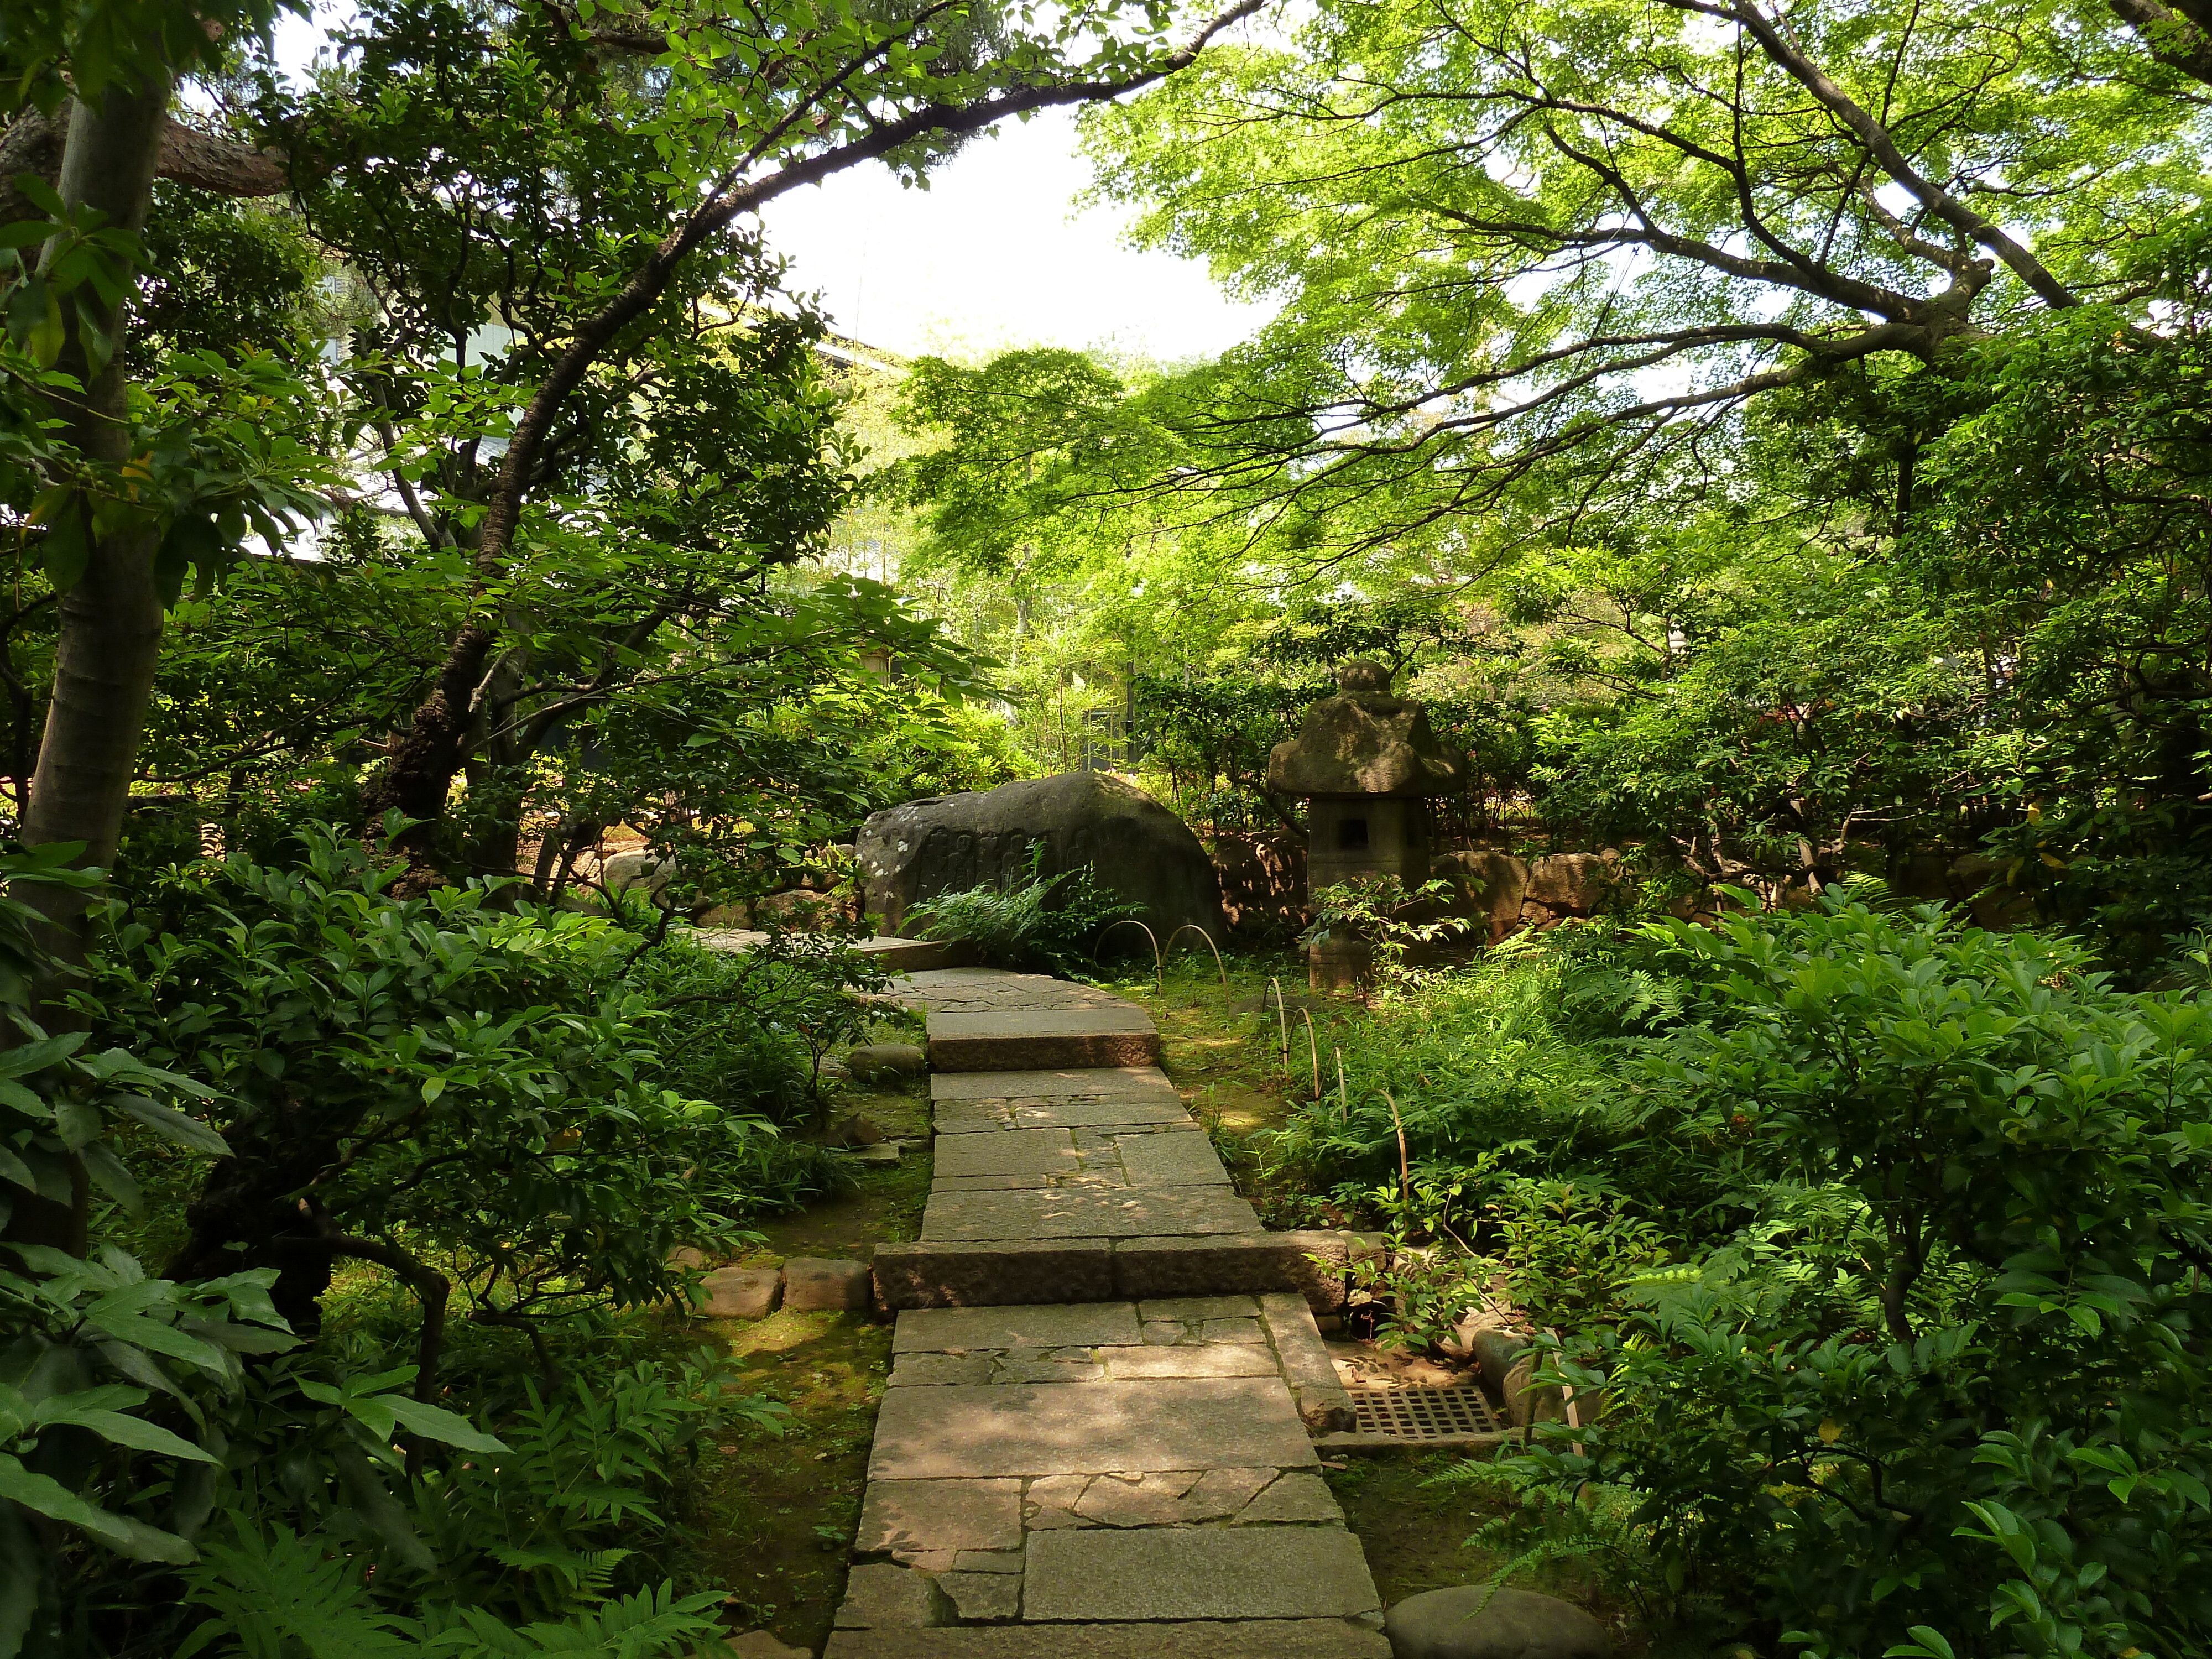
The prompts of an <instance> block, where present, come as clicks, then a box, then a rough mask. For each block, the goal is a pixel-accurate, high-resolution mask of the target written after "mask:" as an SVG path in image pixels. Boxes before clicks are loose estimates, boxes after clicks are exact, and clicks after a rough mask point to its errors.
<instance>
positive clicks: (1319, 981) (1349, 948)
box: [1306, 939, 1375, 991]
mask: <svg viewBox="0 0 2212 1659" xmlns="http://www.w3.org/2000/svg"><path fill="white" fill-rule="evenodd" d="M1374 971H1375V947H1374V946H1373V945H1370V944H1368V942H1367V941H1366V940H1365V939H1321V940H1318V941H1316V943H1314V944H1312V945H1307V946H1306V984H1307V987H1309V988H1310V989H1312V990H1316V991H1354V990H1358V988H1359V987H1361V986H1363V985H1364V984H1366V983H1367V981H1369V979H1370V978H1371V977H1372V976H1373V975H1374Z"/></svg>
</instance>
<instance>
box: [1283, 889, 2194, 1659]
mask: <svg viewBox="0 0 2212 1659" xmlns="http://www.w3.org/2000/svg"><path fill="white" fill-rule="evenodd" d="M1417 995H1418V998H1419V1006H1418V1007H1417V1008H1416V1009H1414V1010H1413V1011H1412V1012H1401V1013H1400V1014H1398V1015H1397V1016H1396V1017H1395V1018H1393V1017H1391V1016H1390V1015H1389V1014H1388V1013H1387V1012H1386V1014H1385V1015H1384V1017H1383V1018H1381V1019H1380V1020H1378V1022H1377V1024H1376V1025H1375V1026H1374V1027H1373V1028H1372V1029H1371V1030H1370V1033H1369V1034H1368V1036H1367V1037H1366V1040H1365V1041H1364V1042H1363V1041H1361V1039H1360V1037H1359V1036H1358V1035H1357V1034H1356V1033H1348V1034H1347V1035H1349V1036H1351V1041H1350V1042H1346V1065H1347V1068H1348V1070H1349V1072H1350V1074H1351V1076H1352V1078H1353V1079H1356V1082H1355V1084H1354V1085H1353V1087H1352V1091H1350V1093H1349V1095H1348V1096H1347V1097H1346V1099H1345V1100H1343V1101H1338V1100H1324V1101H1323V1102H1322V1103H1318V1104H1316V1105H1312V1106H1309V1107H1307V1108H1304V1109H1302V1110H1301V1111H1300V1112H1299V1113H1298V1114H1297V1116H1296V1117H1294V1118H1293V1119H1292V1120H1291V1122H1290V1123H1289V1125H1288V1126H1287V1127H1285V1130H1284V1131H1283V1132H1282V1133H1281V1134H1280V1136H1279V1139H1278V1140H1277V1143H1276V1147H1275V1153H1274V1155H1275V1156H1276V1157H1277V1158H1279V1159H1281V1160H1282V1161H1283V1162H1285V1164H1289V1165H1291V1166H1293V1167H1296V1168H1299V1169H1302V1170H1304V1171H1306V1172H1307V1178H1308V1182H1309V1185H1310V1186H1317V1185H1319V1184H1320V1183H1321V1182H1323V1181H1326V1180H1328V1179H1330V1178H1331V1177H1334V1188H1333V1189H1332V1196H1333V1197H1334V1199H1335V1200H1336V1201H1337V1202H1338V1203H1340V1205H1343V1206H1346V1207H1349V1208H1352V1209H1353V1210H1354V1211H1355V1212H1359V1213H1364V1215H1366V1216H1368V1217H1370V1218H1378V1219H1382V1220H1384V1221H1387V1222H1388V1223H1389V1225H1392V1226H1393V1227H1394V1228H1395V1230H1396V1231H1397V1232H1398V1234H1399V1236H1400V1237H1401V1240H1402V1241H1403V1242H1405V1243H1411V1244H1419V1245H1426V1246H1437V1245H1441V1246H1443V1249H1429V1250H1427V1251H1425V1252H1424V1253H1423V1254H1422V1255H1419V1256H1418V1257H1417V1258H1416V1259H1415V1261H1414V1264H1413V1266H1412V1267H1410V1268H1409V1269H1408V1270H1407V1272H1406V1273H1404V1274H1403V1276H1402V1277H1401V1279H1400V1280H1399V1281H1398V1282H1395V1283H1392V1284H1388V1285H1386V1286H1385V1289H1386V1290H1387V1291H1390V1292H1393V1293H1395V1296H1396V1297H1397V1303H1398V1309H1399V1315H1398V1316H1399V1319H1400V1321H1401V1331H1400V1333H1399V1334H1400V1339H1401V1340H1408V1341H1412V1342H1413V1343H1416V1344H1425V1343H1428V1342H1430V1341H1432V1340H1435V1339H1436V1338H1437V1337H1438V1336H1440V1335H1442V1334H1444V1333H1445V1332H1446V1331H1448V1329H1449V1324H1450V1322H1451V1321H1452V1320H1453V1319H1454V1318H1455V1316H1457V1315H1458V1314H1459V1313H1461V1312H1462V1311H1463V1310H1466V1309H1467V1308H1468V1306H1470V1305H1471V1304H1475V1303H1476V1302H1478V1301H1479V1299H1480V1298H1482V1297H1490V1296H1494V1295H1502V1297H1504V1299H1506V1300H1508V1301H1510V1303H1512V1304H1515V1305H1516V1307H1517V1309H1518V1310H1519V1311H1520V1314H1521V1316H1522V1320H1523V1322H1524V1324H1525V1326H1526V1327H1527V1328H1533V1329H1534V1330H1535V1331H1536V1332H1538V1333H1540V1338H1539V1340H1540V1345H1541V1346H1543V1347H1544V1349H1545V1350H1546V1352H1547V1354H1548V1355H1549V1358H1547V1361H1546V1365H1545V1370H1543V1372H1542V1373H1541V1376H1544V1377H1548V1378H1551V1379H1553V1381H1554V1382H1560V1383H1566V1384H1567V1385H1569V1386H1570V1387H1571V1388H1572V1389H1574V1390H1575V1392H1576V1395H1577V1398H1578V1399H1580V1400H1582V1401H1584V1402H1585V1404H1586V1405H1588V1404H1589V1402H1594V1401H1602V1410H1601V1414H1600V1415H1598V1416H1597V1417H1596V1418H1595V1421H1592V1420H1591V1419H1590V1417H1589V1414H1588V1413H1585V1414H1584V1415H1583V1420H1582V1422H1581V1423H1580V1424H1579V1425H1576V1426H1573V1427H1570V1426H1568V1425H1565V1424H1564V1423H1555V1424H1553V1425H1549V1426H1547V1427H1545V1428H1544V1429H1542V1430H1541V1432H1540V1433H1539V1434H1538V1435H1537V1436H1536V1437H1535V1440H1534V1443H1533V1444H1532V1445H1531V1446H1530V1447H1529V1448H1528V1449H1527V1450H1526V1451H1524V1452H1522V1453H1520V1454H1518V1455H1513V1456H1510V1457H1506V1458H1504V1459H1501V1460H1500V1461H1499V1462H1498V1463H1496V1464H1494V1465H1481V1466H1475V1467H1470V1468H1468V1469H1466V1470H1464V1471H1462V1472H1461V1473H1460V1474H1457V1475H1455V1476H1454V1477H1452V1478H1453V1479H1455V1480H1460V1481H1462V1482H1465V1483H1467V1484H1468V1485H1470V1486H1480V1487H1482V1488H1484V1489H1485V1490H1489V1491H1497V1490H1498V1489H1500V1488H1503V1489H1504V1490H1506V1491H1509V1492H1510V1493H1512V1494H1513V1495H1514V1496H1515V1498H1516V1499H1517V1500H1518V1502H1519V1503H1520V1504H1521V1505H1522V1507H1521V1510H1520V1511H1519V1525H1520V1532H1521V1536H1520V1542H1521V1543H1522V1545H1523V1546H1524V1547H1528V1549H1529V1552H1530V1553H1529V1556H1528V1559H1531V1560H1534V1559H1547V1558H1549V1557H1551V1556H1554V1555H1557V1554H1559V1553H1583V1554H1584V1555H1589V1556H1594V1557H1597V1558H1600V1559H1603V1560H1604V1561H1606V1562H1607V1563H1608V1564H1609V1565H1610V1568H1611V1570H1612V1571H1618V1572H1625V1573H1626V1574H1627V1575H1629V1576H1630V1577H1632V1579H1634V1580H1635V1581H1636V1582H1637V1583H1639V1585H1640V1586H1641V1587H1642V1589H1644V1593H1645V1595H1646V1596H1647V1601H1648V1606H1649V1607H1650V1612H1651V1613H1652V1614H1653V1616H1654V1617H1655V1619H1656V1620H1658V1622H1659V1623H1660V1625H1661V1626H1662V1628H1663V1627H1666V1626H1674V1627H1676V1628H1681V1629H1686V1630H1689V1631H1693V1632H1697V1631H1701V1632H1704V1634H1705V1638H1707V1639H1717V1638H1744V1639H1749V1640H1751V1641H1752V1642H1753V1643H1754V1644H1758V1645H1762V1646H1764V1645H1767V1644H1783V1645H1785V1646H1788V1647H1790V1648H1791V1649H1793V1650H1801V1651H1806V1652H1814V1653H1836V1654H1844V1653H1864V1652H1884V1651H1888V1652H1905V1653H1916V1654H1917V1653H1923V1652H1924V1653H1930V1654H1943V1653H1955V1654H1960V1655H1964V1654H1969V1653H1989V1654H1998V1653H2010V1652H2017V1651H2027V1652H2036V1653H2040V1652H2051V1653H2060V1652H2073V1651H2102V1652H2112V1653H2115V1654H2117V1653H2119V1652H2122V1651H2124V1650H2127V1649H2130V1648H2134V1649H2136V1650H2140V1651H2142V1652H2147V1653H2148V1652H2156V1651H2166V1652H2189V1651H2193V1650H2196V1649H2197V1647H2199V1646H2201V1645H2202V1644H2203V1642H2204V1641H2205V1639H2206V1637H2207V1632H2208V1628H2212V1626H2208V1620H2212V1606H2208V1604H2206V1603H2205V1602H2204V1601H2203V1599H2202V1597H2201V1596H2200V1595H2198V1594H2197V1591H2196V1590H2195V1589H2193V1588H2191V1586H2193V1585H2194V1584H2195V1583H2196V1582H2197V1579H2198V1578H2199V1577H2201V1573H2200V1572H2199V1570H2198V1568H2197V1563H2200V1562H2202V1561H2203V1559H2204V1554H2205V1552H2206V1550H2207V1549H2208V1547H2212V1503H2209V1502H2208V1490H2212V1488H2208V1485H2207V1481H2208V1476H2209V1475H2212V1468H2208V1466H2207V1448H2206V1444H2205V1438H2204V1431H2203V1427H2202V1424H2203V1415H2204V1408H2205V1404H2206V1396H2207V1385H2208V1379H2207V1377H2206V1375H2205V1372H2204V1369H2203V1361H2202V1357H2201V1355H2200V1354H2199V1352H2197V1349H2198V1347H2199V1346H2201V1345H2200V1344H2199V1343H2198V1342H2197V1335H2196V1334H2197V1330H2198V1328H2199V1327H2200V1325H2201V1322H2202V1321H2203V1318H2204V1317H2205V1316H2206V1308H2205V1305H2204V1303H2203V1296H2204V1291H2203V1279H2202V1273H2201V1267H2202V1257H2203V1252H2204V1249H2205V1235H2204V1231H2203V1229H2204V1226H2205V1224H2206V1221H2207V1219H2208V1212H2207V1209H2206V1188H2205V1182H2204V1169H2203V1159H2204V1158H2205V1157H2206V1156H2207V1154H2208V1152H2209V1151H2212V1099H2208V1096H2207V1094H2206V1090H2207V1087H2208V1083H2207V1079H2208V1077H2212V1073H2208V1072H2207V1070H2206V1059H2205V1056H2206V1053H2207V1032H2206V1029H2205V1026H2204V1018H2205V1014H2204V1010H2203V1006H2202V1004H2201V1003H2200V1001H2199V1000H2197V996H2196V995H2195V994H2194V993H2193V992H2161V993H2130V992H2125V991H2122V990H2119V989H2118V988H2116V987H2114V985H2113V983H2112V979H2111V977H2110V976H2109V975H2107V974H2106V973H2103V972H2100V970H2099V969H2097V968H2096V966H2095V964H2094V963H2093V959H2092V958H2091V957H2089V956H2088V954H2087V952H2086V951H2084V950H2083V949H2082V948H2081V946H2080V945H2078V944H2075V943H2072V942H2069V941H2067V940H2063V939H2052V938H2050V937H2047V936H2044V935H2039V934H2033V933H2014V934H1994V933H1987V932H1984V931H1983V930H1980V929H1978V928H1975V927H1971V926H1967V925H1963V924H1962V923H1961V921H1960V919H1959V918H1958V917H1956V916H1955V915H1946V914H1944V913H1943V911H1942V909H1941V908H1939V907H1925V908H1920V909H1917V910H1901V909H1899V908H1869V906H1867V905H1864V904H1860V903H1853V902H1844V901H1843V900H1841V899H1832V900H1830V901H1829V902H1826V903H1824V904H1822V905H1820V906H1818V907H1816V908H1813V909H1810V910H1808V911H1804V912H1801V913H1792V914H1783V915H1766V914H1760V913H1758V912H1756V911H1749V910H1747V911H1746V912H1745V913H1743V914H1741V915H1735V916H1731V917H1728V918H1725V919H1723V921H1720V922H1719V923H1718V924H1717V926H1715V927H1712V928H1710V929H1707V928H1700V927H1692V926H1690V925H1688V924H1686V923H1681V922H1670V923H1667V924H1664V925H1661V924H1646V925H1644V926H1643V927H1640V928H1638V929H1635V930H1632V931H1630V932H1628V933H1620V932H1619V931H1617V930H1612V929H1601V928H1597V927H1586V928H1580V929H1572V930H1568V931H1566V932H1565V933H1564V934H1560V933H1555V934H1553V935H1552V936H1549V937H1548V938H1547V939H1544V940H1542V941H1541V942H1531V943H1529V944H1528V945H1525V946H1523V947H1522V948H1521V949H1519V950H1516V951H1506V952H1502V953H1500V954H1499V955H1498V956H1497V957H1493V958H1492V960H1491V961H1489V962H1486V963H1483V964H1482V965H1480V967H1478V968H1477V969H1474V970H1472V971H1471V972H1468V973H1466V974H1462V975H1455V976H1452V977H1450V978H1447V979H1446V980H1445V981H1443V983H1441V984H1439V985H1437V986H1436V987H1431V989H1429V990H1427V991H1426V992H1424V993H1419V994H1417ZM1401 1127H1402V1130H1403V1132H1404V1136H1405V1142H1404V1144H1405V1145H1406V1146H1407V1149H1408V1156H1407V1158H1406V1159H1405V1161H1404V1162H1403V1163H1401V1155H1400V1153H1399V1151H1398V1147H1399V1145H1400V1142H1399V1140H1398V1133H1399V1131H1400V1130H1401ZM1591 1409H1593V1410H1595V1409H1596V1408H1595V1407H1591ZM1512 1531H1513V1528H1512V1526H1511V1525H1510V1524H1501V1525H1498V1526H1494V1527H1492V1528H1490V1529H1488V1530H1487V1532H1486V1538H1485V1541H1486V1542H1487V1543H1488V1544H1489V1545H1491V1546H1492V1547H1497V1546H1498V1544H1500V1543H1501V1542H1502V1541H1505V1540H1506V1539H1508V1538H1509V1537H1510V1535H1511V1534H1512Z"/></svg>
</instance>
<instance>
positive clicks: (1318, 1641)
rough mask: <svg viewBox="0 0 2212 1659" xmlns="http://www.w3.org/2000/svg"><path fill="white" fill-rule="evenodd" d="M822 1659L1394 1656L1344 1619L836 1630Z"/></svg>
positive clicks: (1383, 1641)
mask: <svg viewBox="0 0 2212 1659" xmlns="http://www.w3.org/2000/svg"><path fill="white" fill-rule="evenodd" d="M823 1659H1390V1643H1389V1638H1387V1637H1385V1636H1384V1635H1383V1633H1382V1632H1379V1631H1375V1630H1370V1629H1368V1628H1366V1627H1364V1626H1358V1625H1354V1624H1352V1623H1349V1622H1348V1621H1346V1620H1341V1619H1239V1620H1224V1621H1208V1622H1196V1623H1191V1622H1186V1623H1173V1624H1166V1623H1132V1624H1115V1625H1106V1624H1092V1625H1042V1624H1020V1625H986V1626H967V1627H964V1628H959V1629H952V1630H866V1631H857V1630H853V1631H836V1632H832V1634H831V1635H830V1638H829V1646H828V1647H827V1648H826V1649H824V1650H823Z"/></svg>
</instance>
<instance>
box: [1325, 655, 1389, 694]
mask: <svg viewBox="0 0 2212 1659" xmlns="http://www.w3.org/2000/svg"><path fill="white" fill-rule="evenodd" d="M1336 684H1337V689H1338V690H1342V691H1365V692H1379V691H1388V690H1389V689H1390V671H1389V669H1387V668H1385V667H1383V665H1382V664H1381V663H1379V662H1375V661H1372V660H1371V659H1368V658H1366V657H1354V658H1353V659H1352V660H1351V661H1350V662H1348V663H1346V664H1345V665H1344V666H1343V667H1341V668H1340V669H1338V670H1337V671H1336Z"/></svg>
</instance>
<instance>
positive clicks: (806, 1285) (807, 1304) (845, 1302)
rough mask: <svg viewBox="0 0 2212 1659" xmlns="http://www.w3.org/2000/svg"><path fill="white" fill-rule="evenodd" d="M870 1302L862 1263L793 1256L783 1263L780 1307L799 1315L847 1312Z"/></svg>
mask: <svg viewBox="0 0 2212 1659" xmlns="http://www.w3.org/2000/svg"><path fill="white" fill-rule="evenodd" d="M868 1301H869V1281H868V1269H867V1266H866V1263H864V1262H859V1261H832V1260H829V1259H828V1258H826V1257H823V1256H815V1255H794V1256H792V1257H790V1258H789V1259H788V1260H787V1261H785V1262H784V1264H783V1305H784V1306H785V1307H787V1308H790V1309H793V1310H796V1311H798V1312H800V1313H828V1312H847V1311H851V1310H857V1309H861V1308H865V1307H866V1306H867V1305H868Z"/></svg>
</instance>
